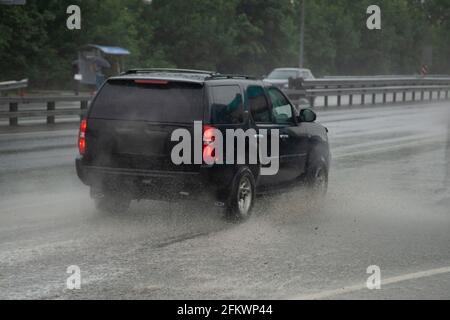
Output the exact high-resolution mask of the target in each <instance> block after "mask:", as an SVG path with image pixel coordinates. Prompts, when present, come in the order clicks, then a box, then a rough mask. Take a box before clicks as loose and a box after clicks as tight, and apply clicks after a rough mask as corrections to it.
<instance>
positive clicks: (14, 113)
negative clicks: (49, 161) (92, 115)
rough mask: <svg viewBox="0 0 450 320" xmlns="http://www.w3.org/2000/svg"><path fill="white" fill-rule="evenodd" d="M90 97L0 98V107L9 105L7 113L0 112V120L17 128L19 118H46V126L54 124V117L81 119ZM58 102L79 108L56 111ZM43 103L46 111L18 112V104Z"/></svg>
mask: <svg viewBox="0 0 450 320" xmlns="http://www.w3.org/2000/svg"><path fill="white" fill-rule="evenodd" d="M91 99H92V96H91V95H83V96H40V97H5V98H0V105H2V104H3V105H9V111H0V119H9V125H10V126H17V125H18V124H19V118H33V117H46V118H47V124H54V123H55V117H56V116H75V115H78V116H80V117H83V116H84V115H85V114H86V111H87V109H88V105H89V101H91ZM58 102H79V103H80V107H79V108H62V109H56V105H57V103H58ZM30 103H45V104H46V105H47V108H46V110H37V109H32V110H19V105H20V104H30Z"/></svg>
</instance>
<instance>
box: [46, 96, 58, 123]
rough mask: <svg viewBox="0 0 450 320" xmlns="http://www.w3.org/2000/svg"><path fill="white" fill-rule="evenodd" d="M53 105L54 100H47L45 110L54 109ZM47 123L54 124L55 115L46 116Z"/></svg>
mask: <svg viewBox="0 0 450 320" xmlns="http://www.w3.org/2000/svg"><path fill="white" fill-rule="evenodd" d="M55 106H56V104H55V102H54V101H49V102H47V111H55V109H56V108H55ZM47 124H55V116H47Z"/></svg>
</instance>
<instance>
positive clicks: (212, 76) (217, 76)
mask: <svg viewBox="0 0 450 320" xmlns="http://www.w3.org/2000/svg"><path fill="white" fill-rule="evenodd" d="M138 73H177V74H186V75H205V76H206V78H205V79H204V80H221V79H222V80H223V79H246V80H257V78H256V77H252V76H248V75H241V74H222V73H218V72H215V71H204V70H191V69H171V68H148V69H146V68H143V69H130V70H128V71H126V72H124V73H122V74H121V75H129V74H138Z"/></svg>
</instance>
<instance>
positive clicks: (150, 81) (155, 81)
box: [134, 79, 169, 85]
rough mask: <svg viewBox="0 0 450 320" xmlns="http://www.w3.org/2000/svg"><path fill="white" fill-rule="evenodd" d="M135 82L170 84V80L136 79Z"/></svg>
mask: <svg viewBox="0 0 450 320" xmlns="http://www.w3.org/2000/svg"><path fill="white" fill-rule="evenodd" d="M134 83H137V84H158V85H166V84H169V81H166V80H151V79H149V80H134Z"/></svg>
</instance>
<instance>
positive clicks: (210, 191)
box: [75, 158, 234, 203]
mask: <svg viewBox="0 0 450 320" xmlns="http://www.w3.org/2000/svg"><path fill="white" fill-rule="evenodd" d="M75 164H76V171H77V175H78V177H79V178H80V180H81V181H82V182H83V183H84V184H85V185H88V186H90V187H92V188H94V189H100V190H111V191H116V192H120V193H127V194H129V195H130V196H131V197H132V198H133V199H153V200H168V201H171V200H178V199H186V200H198V201H202V202H210V203H211V202H221V203H225V202H226V201H227V199H228V192H229V186H230V184H231V182H232V179H233V176H234V172H233V171H232V170H231V168H228V169H226V168H202V169H201V170H200V171H199V172H174V171H154V170H137V169H122V168H105V167H95V166H89V165H85V164H84V163H83V159H82V158H77V159H76V162H75Z"/></svg>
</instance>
